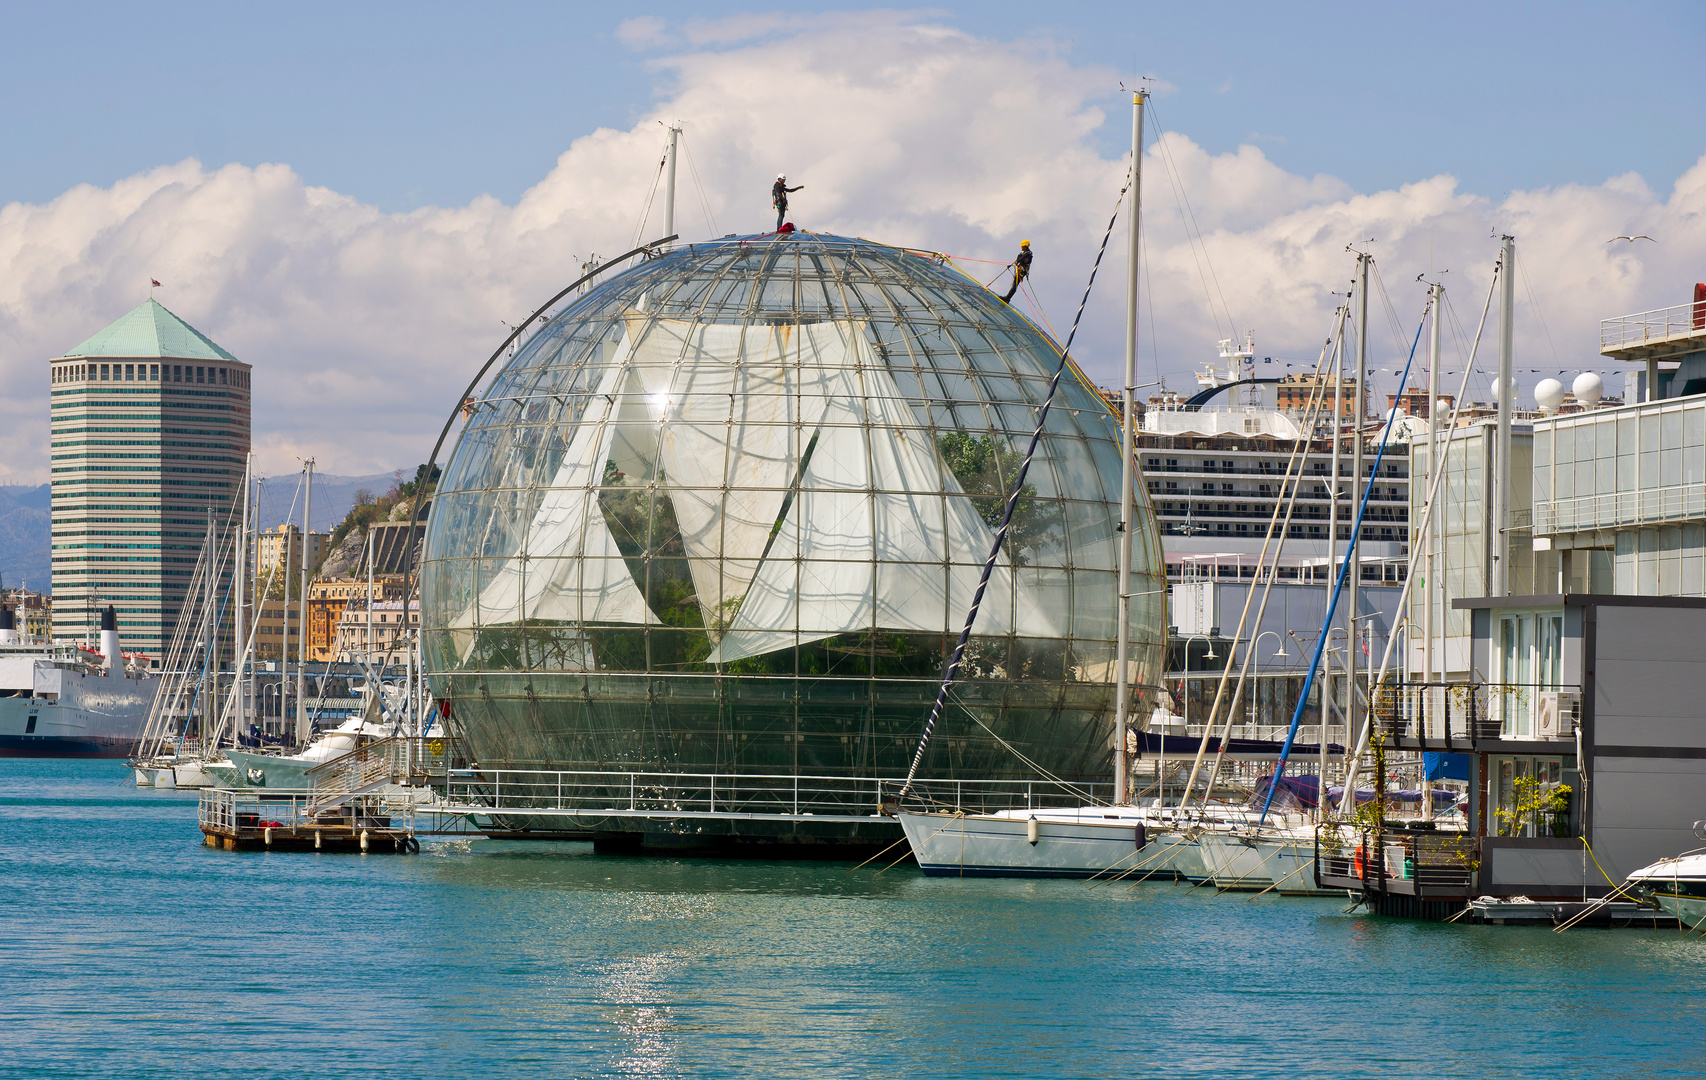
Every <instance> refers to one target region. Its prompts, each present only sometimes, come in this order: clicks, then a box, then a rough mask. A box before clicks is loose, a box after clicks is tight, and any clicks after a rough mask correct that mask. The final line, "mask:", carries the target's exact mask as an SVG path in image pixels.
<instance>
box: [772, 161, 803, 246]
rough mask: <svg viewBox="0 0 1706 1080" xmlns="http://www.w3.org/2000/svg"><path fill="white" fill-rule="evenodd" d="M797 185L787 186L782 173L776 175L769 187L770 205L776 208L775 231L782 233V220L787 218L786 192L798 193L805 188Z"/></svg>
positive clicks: (786, 180) (786, 179)
mask: <svg viewBox="0 0 1706 1080" xmlns="http://www.w3.org/2000/svg"><path fill="white" fill-rule="evenodd" d="M805 186H806V185H804V184H799V185H797V186H795V187H789V186H788V178H787V177H786V176H785V175H783V174H782V173H777V174H776V182H775V183H774V184H771V185H770V204H771V205H772V206H774V207H775V208H776V231H777V232H781V231H782V219H783V218H785V217H787V216H788V192H790V191H798V190H800V188H803V187H805Z"/></svg>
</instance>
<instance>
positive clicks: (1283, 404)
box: [1273, 372, 1357, 420]
mask: <svg viewBox="0 0 1706 1080" xmlns="http://www.w3.org/2000/svg"><path fill="white" fill-rule="evenodd" d="M1273 387H1274V406H1275V408H1277V409H1279V411H1280V412H1283V413H1294V414H1298V415H1301V414H1303V413H1305V412H1307V411H1308V410H1309V406H1310V403H1311V402H1313V401H1315V400H1316V398H1317V395H1319V397H1320V401H1321V406H1322V409H1323V410H1324V411H1325V412H1326V414H1327V415H1330V416H1331V415H1335V414H1336V415H1338V416H1340V417H1343V418H1344V419H1347V420H1348V419H1350V418H1351V417H1353V416H1355V415H1356V401H1357V381H1356V378H1355V377H1354V376H1352V377H1348V378H1344V379H1342V380H1340V383H1339V393H1338V399H1337V408H1335V407H1334V406H1335V402H1334V395H1333V378H1332V376H1330V375H1317V374H1315V373H1314V372H1303V373H1300V374H1297V375H1287V376H1285V377H1283V378H1281V379H1280V380H1279V381H1278V382H1276V383H1274V384H1273Z"/></svg>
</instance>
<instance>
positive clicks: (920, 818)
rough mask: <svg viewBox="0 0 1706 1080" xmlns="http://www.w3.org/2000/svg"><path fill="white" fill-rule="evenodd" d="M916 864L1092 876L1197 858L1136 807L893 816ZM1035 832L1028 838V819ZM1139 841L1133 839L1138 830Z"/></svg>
mask: <svg viewBox="0 0 1706 1080" xmlns="http://www.w3.org/2000/svg"><path fill="white" fill-rule="evenodd" d="M897 816H898V817H899V819H900V823H901V827H902V828H904V829H905V830H906V839H907V842H908V843H909V844H910V845H911V846H912V853H913V856H914V857H915V858H916V859H917V860H918V867H919V869H920V870H922V871H924V873H926V874H929V875H931V876H933V877H944V876H953V877H1093V876H1096V875H1098V874H1103V873H1106V874H1109V875H1110V876H1118V877H1120V878H1122V879H1124V880H1141V879H1145V878H1151V877H1159V878H1166V879H1168V880H1171V879H1173V878H1174V877H1176V876H1180V875H1179V870H1178V866H1177V865H1176V862H1177V863H1179V864H1183V865H1185V866H1187V867H1190V866H1195V865H1200V858H1198V857H1196V856H1195V855H1194V854H1193V853H1192V851H1191V849H1193V848H1194V847H1195V843H1194V841H1191V840H1188V839H1186V838H1185V837H1184V836H1182V835H1181V834H1179V833H1176V832H1163V831H1159V830H1157V829H1156V828H1155V827H1154V826H1153V825H1152V824H1151V823H1150V822H1149V821H1147V820H1146V818H1145V817H1144V815H1142V814H1141V813H1139V812H1137V811H1134V810H1131V809H1129V808H1126V809H1111V808H1106V807H1089V808H1086V809H1084V810H1082V811H1071V810H1067V811H1045V810H1038V811H1034V812H1015V813H1008V814H915V813H909V812H906V811H901V812H899V813H898V815H897ZM1033 818H1034V819H1035V821H1036V834H1037V839H1036V842H1035V843H1032V842H1031V840H1030V829H1031V821H1032V819H1033ZM1140 827H1141V829H1142V839H1143V841H1144V843H1143V845H1142V846H1141V847H1140V846H1139V845H1138V839H1139V829H1140Z"/></svg>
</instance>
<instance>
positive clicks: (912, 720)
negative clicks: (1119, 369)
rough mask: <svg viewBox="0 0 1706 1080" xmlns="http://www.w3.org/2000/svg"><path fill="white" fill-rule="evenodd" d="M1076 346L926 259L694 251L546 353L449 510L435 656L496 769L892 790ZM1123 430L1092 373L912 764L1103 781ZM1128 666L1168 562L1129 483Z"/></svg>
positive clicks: (501, 395)
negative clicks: (853, 783) (785, 778)
mask: <svg viewBox="0 0 1706 1080" xmlns="http://www.w3.org/2000/svg"><path fill="white" fill-rule="evenodd" d="M1058 361H1059V352H1058V351H1057V350H1056V348H1055V347H1054V345H1053V344H1052V343H1051V342H1050V341H1049V340H1048V339H1047V338H1046V337H1045V336H1044V335H1043V334H1041V333H1040V332H1038V330H1037V329H1036V328H1035V327H1034V326H1032V325H1031V324H1030V323H1029V322H1027V321H1026V320H1025V319H1024V318H1023V317H1021V316H1019V315H1018V314H1017V313H1015V312H1014V311H1013V310H1012V309H1011V308H1010V307H1008V306H1007V305H1005V304H1003V303H1001V302H1000V301H999V299H998V298H996V297H995V296H994V295H993V294H991V293H989V292H988V291H987V290H985V289H983V288H982V287H981V286H979V285H978V284H977V283H976V282H973V281H970V280H969V279H967V278H965V277H964V276H962V275H960V274H959V273H957V272H956V271H954V270H953V269H952V268H951V267H948V266H945V265H943V264H942V262H941V261H940V260H939V259H936V258H934V257H930V256H923V255H920V254H918V253H914V252H908V251H903V250H900V249H896V248H891V247H886V246H882V245H879V244H874V243H869V242H865V241H857V240H850V239H844V238H838V237H831V236H815V235H813V236H808V235H803V234H802V235H797V236H795V237H793V238H776V239H772V238H747V239H734V238H732V239H728V240H724V241H719V242H715V243H711V244H696V245H689V246H683V247H680V248H677V249H675V250H673V251H671V252H669V253H667V254H665V255H663V256H661V257H659V258H656V259H652V260H650V261H647V262H645V263H642V264H640V265H639V266H637V267H635V268H633V269H631V270H629V271H627V272H625V273H622V274H620V275H618V276H614V277H613V278H611V279H610V280H608V281H605V282H604V283H602V284H601V285H599V286H598V287H596V288H594V289H593V290H592V291H590V292H588V293H587V294H585V295H584V296H582V297H581V298H579V299H578V300H577V301H575V302H574V303H573V304H571V305H570V306H569V307H568V308H566V309H565V310H563V311H562V312H561V313H560V314H558V315H557V316H555V317H553V318H551V319H550V320H549V322H548V323H547V324H546V325H545V327H544V328H543V329H541V330H540V331H539V332H538V333H537V334H535V335H534V336H533V337H532V338H531V339H530V340H529V341H527V343H526V344H525V345H524V346H523V347H522V348H521V349H520V350H519V351H518V352H517V353H516V355H515V356H514V357H513V358H511V359H510V360H509V361H508V362H507V364H506V365H505V366H504V367H503V369H502V370H501V371H500V372H499V374H498V375H497V376H496V377H495V378H494V379H493V380H492V382H491V384H490V386H489V389H488V390H487V391H486V393H485V394H484V396H483V397H482V398H481V399H480V400H479V401H478V402H477V403H476V405H475V408H474V411H473V415H472V417H471V419H469V421H468V422H467V424H466V426H465V428H464V430H463V432H462V434H461V436H460V438H459V440H458V441H457V443H456V445H455V447H454V449H453V452H452V453H451V454H450V456H449V458H448V461H447V464H446V467H445V472H444V476H443V479H442V481H441V483H440V485H439V488H438V493H437V496H436V498H435V501H434V506H433V511H432V515H431V519H430V523H429V526H428V535H427V542H426V546H425V553H424V557H423V567H422V579H421V581H422V590H423V593H422V595H423V608H424V613H425V614H424V618H423V622H424V624H425V630H424V643H425V648H426V657H427V665H428V669H429V670H430V671H431V672H432V679H433V690H434V692H435V693H436V694H437V695H439V696H440V697H448V698H449V699H450V700H451V702H452V704H453V710H454V716H455V718H456V722H457V726H458V727H459V728H460V729H461V731H462V733H463V734H464V735H465V737H466V738H467V739H468V741H469V744H470V750H471V751H472V754H473V756H474V757H475V759H476V760H478V761H479V762H480V763H481V765H482V766H485V767H487V768H500V767H505V768H523V769H528V768H540V769H587V770H664V771H671V772H719V773H728V772H733V773H768V774H778V773H779V774H789V773H792V774H795V775H815V776H835V777H841V776H849V777H893V776H899V775H904V774H905V772H906V770H907V766H908V764H909V762H910V760H911V757H912V754H913V751H914V748H915V747H916V745H917V741H918V737H919V733H920V731H921V729H922V726H923V724H924V721H925V718H926V716H927V715H928V713H929V711H930V707H931V704H932V702H933V701H934V699H935V696H936V692H937V687H938V685H939V682H940V680H941V677H942V672H943V668H944V664H945V660H946V657H947V656H948V654H949V653H950V652H951V651H952V648H953V645H954V642H955V640H956V638H957V636H958V634H959V631H960V628H961V625H962V624H963V622H964V619H965V616H966V612H967V609H968V607H969V604H970V602H971V599H972V595H973V592H974V590H975V589H976V586H977V583H978V579H979V576H980V574H981V571H982V567H983V563H984V560H985V558H986V557H987V555H988V552H989V548H990V544H991V542H992V539H993V536H994V530H995V528H996V526H997V525H998V524H999V522H1000V521H1001V518H1002V514H1003V509H1004V496H1005V494H1006V493H1007V492H1008V491H1009V489H1010V487H1011V482H1012V480H1013V477H1014V475H1015V470H1016V469H1017V468H1018V466H1019V463H1020V461H1021V459H1022V457H1023V455H1024V452H1025V450H1026V447H1027V446H1028V444H1029V442H1030V438H1031V434H1032V431H1033V429H1034V427H1035V425H1036V420H1037V415H1038V408H1037V407H1038V406H1039V405H1040V404H1041V403H1042V401H1043V400H1044V398H1045V397H1046V396H1047V393H1048V386H1049V379H1050V377H1051V375H1052V373H1053V371H1054V369H1055V367H1056V365H1057V363H1058ZM1119 438H1120V435H1119V425H1118V420H1117V418H1116V417H1115V416H1114V415H1113V414H1112V413H1111V412H1110V411H1109V409H1108V407H1107V405H1106V403H1105V402H1104V400H1103V399H1102V397H1101V396H1100V395H1099V394H1098V393H1097V392H1096V391H1095V389H1094V388H1093V387H1091V386H1089V385H1088V384H1087V383H1086V382H1085V381H1084V380H1083V379H1082V377H1081V376H1080V375H1079V374H1078V373H1077V372H1076V371H1075V370H1069V372H1068V374H1067V377H1066V378H1065V379H1064V380H1063V382H1062V384H1061V388H1060V392H1059V394H1058V396H1057V398H1056V400H1055V404H1054V407H1053V409H1052V410H1051V411H1050V413H1049V416H1048V424H1047V428H1046V431H1045V434H1044V437H1043V438H1042V441H1041V443H1040V445H1039V447H1038V449H1037V453H1036V458H1035V461H1034V463H1033V464H1032V466H1031V469H1030V472H1029V475H1028V478H1027V481H1026V484H1025V486H1024V488H1023V489H1022V490H1021V491H1020V493H1019V496H1018V499H1017V502H1016V505H1015V511H1014V514H1013V519H1012V527H1011V532H1010V534H1009V540H1008V543H1007V545H1006V549H1005V551H1004V553H1003V555H1002V558H1001V559H1000V561H999V563H998V564H997V566H996V568H995V572H994V574H993V576H992V577H991V579H990V583H989V588H988V592H987V594H986V595H985V597H984V600H983V604H982V608H981V613H980V616H979V618H978V621H977V624H976V628H975V631H974V636H973V638H972V644H971V647H970V649H969V650H968V653H967V656H966V661H965V664H964V666H963V668H962V675H961V680H960V681H959V682H958V683H957V684H956V686H955V688H954V691H953V695H952V698H951V702H950V708H949V710H948V712H947V713H946V714H945V716H944V718H943V720H942V722H941V723H940V725H939V726H938V728H937V731H936V736H935V738H934V740H933V741H932V743H931V745H930V749H929V752H928V754H927V756H926V758H925V761H924V766H923V769H922V771H921V775H923V776H929V777H935V778H948V777H954V778H961V779H980V778H981V779H991V778H1023V779H1031V778H1036V777H1038V776H1039V775H1053V776H1058V777H1061V778H1065V779H1069V780H1076V781H1094V782H1101V783H1105V782H1106V781H1107V780H1108V779H1109V777H1110V773H1111V768H1112V757H1111V750H1112V732H1113V722H1114V692H1113V691H1114V687H1113V682H1114V654H1115V636H1116V633H1115V613H1116V604H1115V597H1116V592H1117V588H1116V573H1115V571H1116V538H1117V536H1118V504H1119V484H1120V475H1121V469H1120V452H1119ZM1133 482H1134V488H1135V492H1136V494H1135V499H1136V508H1137V514H1136V529H1135V532H1134V545H1133V546H1134V553H1135V555H1134V570H1135V572H1134V575H1133V578H1132V583H1131V591H1132V592H1133V594H1134V600H1133V604H1132V608H1131V612H1132V614H1131V638H1132V643H1133V644H1132V653H1131V655H1132V658H1133V662H1132V666H1131V674H1132V679H1133V681H1134V683H1135V684H1137V685H1138V686H1139V687H1140V688H1141V689H1140V690H1139V691H1138V692H1137V693H1136V694H1135V695H1134V697H1135V699H1136V704H1135V705H1134V716H1146V715H1147V713H1148V709H1149V704H1150V695H1149V694H1148V692H1147V688H1148V687H1150V686H1152V685H1153V684H1154V683H1155V682H1156V681H1157V674H1158V667H1159V664H1160V662H1161V659H1162V656H1161V652H1162V648H1163V645H1164V642H1165V635H1166V624H1165V614H1164V589H1165V580H1164V571H1163V567H1162V557H1161V551H1160V545H1159V543H1158V540H1157V534H1156V530H1155V526H1154V518H1153V515H1152V514H1151V512H1150V509H1149V504H1148V497H1147V495H1146V494H1145V493H1144V490H1143V485H1142V482H1141V478H1140V477H1138V476H1137V474H1136V472H1135V470H1134V473H1133Z"/></svg>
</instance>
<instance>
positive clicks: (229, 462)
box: [49, 300, 251, 661]
mask: <svg viewBox="0 0 1706 1080" xmlns="http://www.w3.org/2000/svg"><path fill="white" fill-rule="evenodd" d="M174 346H177V347H176V348H174ZM170 352H180V353H187V354H190V355H187V356H185V355H179V356H171V355H162V354H163V353H170ZM149 353H152V355H148V354H149ZM125 354H128V355H125ZM138 354H141V355H138ZM250 370H251V369H250V367H249V365H247V364H244V363H242V362H241V361H238V360H236V359H235V358H234V357H231V356H230V354H229V353H225V352H224V350H222V349H219V347H218V346H216V345H214V344H213V343H212V342H211V341H208V340H207V339H206V338H205V337H203V336H202V335H200V334H199V333H198V332H196V331H195V330H193V329H192V328H190V327H189V326H188V325H187V324H184V323H182V322H181V321H179V320H178V319H177V318H176V316H173V315H172V314H171V313H170V312H168V311H166V309H165V308H163V307H160V305H159V304H157V303H155V302H154V301H152V300H150V301H148V302H147V303H145V304H144V305H142V306H141V307H139V308H137V309H136V310H135V311H132V312H131V313H129V314H128V315H126V316H125V317H124V318H122V319H120V320H119V321H118V322H116V323H114V324H113V325H112V326H110V327H108V328H107V329H106V330H103V331H102V332H101V334H97V335H96V336H95V337H93V338H91V339H89V341H87V342H84V343H83V345H81V346H79V347H78V348H76V349H73V350H71V351H70V352H69V353H67V354H66V355H65V356H62V357H57V358H55V359H54V360H52V361H51V362H50V375H49V378H50V380H51V382H52V388H51V392H52V401H53V405H52V444H53V446H52V456H53V462H52V477H53V488H52V490H53V513H52V520H53V624H54V634H55V636H56V637H60V638H72V639H83V638H85V637H92V636H94V635H96V634H97V633H98V630H99V626H100V611H101V610H102V609H104V608H105V607H106V606H107V605H109V604H110V605H112V606H113V607H114V608H115V609H116V610H117V615H118V624H119V636H120V640H121V642H122V643H123V646H124V648H125V651H127V652H132V653H142V654H145V655H146V656H148V657H149V658H150V659H151V660H155V661H158V660H159V659H161V658H162V657H163V655H164V653H165V651H166V646H167V644H168V643H169V642H170V641H171V637H172V632H173V630H174V628H175V626H176V622H177V618H178V611H179V608H180V607H181V606H182V604H183V601H184V595H185V591H186V589H187V587H188V585H189V582H190V578H191V577H192V575H193V573H194V571H195V565H196V558H197V555H198V553H199V552H200V550H201V546H202V542H203V540H204V538H205V537H206V534H207V529H208V524H209V519H210V516H211V517H212V519H213V520H214V522H215V523H216V524H217V525H218V526H219V527H220V528H221V529H222V530H223V529H227V528H230V527H231V522H230V521H229V520H228V519H229V516H230V513H231V509H232V506H233V505H234V504H235V502H236V500H237V497H238V494H239V493H240V492H241V490H242V484H243V468H244V461H245V457H246V455H247V454H248V451H249V435H250V407H249V396H250V387H249V379H250Z"/></svg>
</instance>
